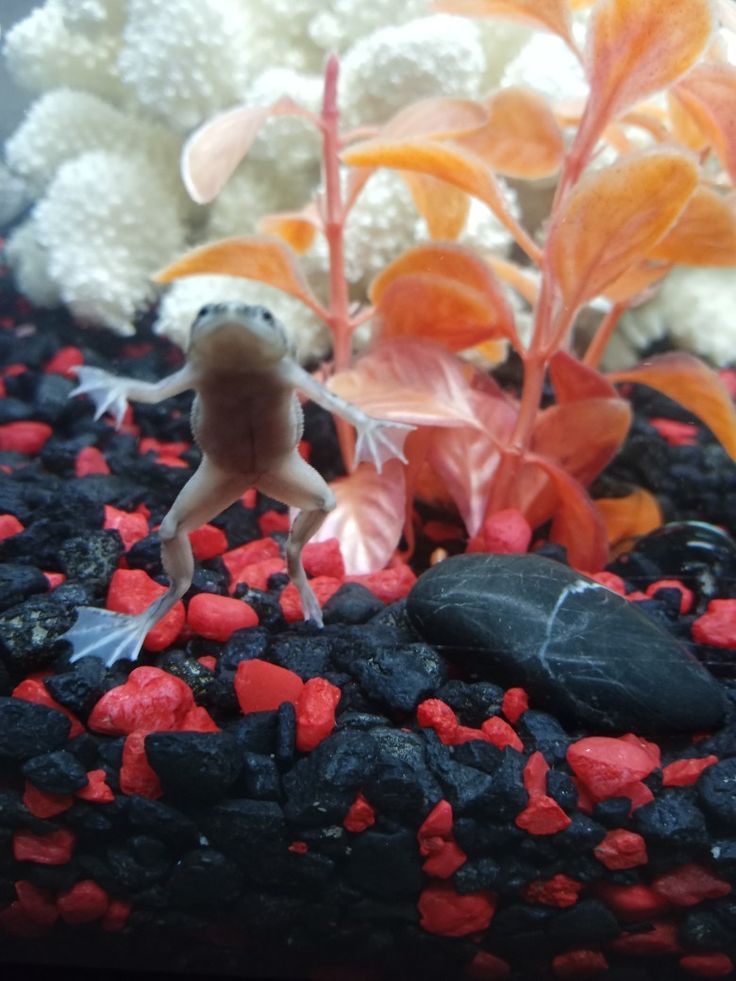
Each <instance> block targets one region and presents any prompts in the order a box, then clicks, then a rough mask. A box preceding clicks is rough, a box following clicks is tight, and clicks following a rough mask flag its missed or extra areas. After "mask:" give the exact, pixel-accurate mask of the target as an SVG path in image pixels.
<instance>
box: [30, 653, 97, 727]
mask: <svg viewBox="0 0 736 981" xmlns="http://www.w3.org/2000/svg"><path fill="white" fill-rule="evenodd" d="M109 682H110V677H109V675H108V672H107V670H106V669H105V665H104V664H103V663H102V661H100V660H99V658H96V657H83V658H81V659H80V660H79V661H75V663H74V664H73V665H72V666H71V670H69V671H65V672H64V673H63V674H56V675H50V676H49V677H48V678H46V679H45V682H44V683H45V685H46V687H47V688H48V690H49V692H50V694H51V695H52V697H53V698H55V699H56V701H57V702H59V703H60V704H61V705H63V706H64V707H65V708H68V709H69V711H70V712H74V714H75V715H79V716H81V717H82V718H86V717H87V715H89V713H90V712H91V710H92V708H93V707H94V705H95V704H96V702H97V701H98V700H99V699H100V698H101V697H102V695H103V694H104V693H105V692H106V691H107V690H108V688H109V687H110V684H109Z"/></svg>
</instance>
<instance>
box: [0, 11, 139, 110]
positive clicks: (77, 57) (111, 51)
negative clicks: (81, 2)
mask: <svg viewBox="0 0 736 981" xmlns="http://www.w3.org/2000/svg"><path fill="white" fill-rule="evenodd" d="M65 12H66V11H65V5H64V4H63V3H62V2H61V0H46V3H45V4H43V6H41V7H37V8H36V9H35V10H33V11H32V12H31V14H30V15H29V16H28V17H26V18H25V19H24V20H22V21H19V23H17V24H16V25H15V26H14V27H12V28H11V29H10V30H9V31H8V33H7V36H6V38H5V45H4V51H5V61H6V64H7V66H8V70H9V72H10V74H11V75H12V77H13V78H14V80H15V81H16V82H17V83H18V85H20V86H22V87H23V88H27V89H30V90H31V91H33V92H43V91H45V90H46V89H51V88H56V87H57V86H68V87H69V88H78V89H90V90H92V91H94V92H96V93H97V94H98V95H100V96H102V97H103V98H109V99H112V100H113V101H122V100H124V98H125V90H124V87H123V85H122V83H121V81H120V77H119V75H118V69H117V58H118V53H119V50H120V36H119V34H118V33H116V32H110V33H107V32H105V31H103V30H101V31H99V32H98V33H96V35H95V37H94V38H93V37H90V36H89V35H87V34H85V33H84V32H82V31H75V30H72V29H71V28H70V26H69V25H68V23H67V21H66V18H65Z"/></svg>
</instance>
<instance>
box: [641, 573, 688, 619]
mask: <svg viewBox="0 0 736 981" xmlns="http://www.w3.org/2000/svg"><path fill="white" fill-rule="evenodd" d="M658 589H679V591H680V615H681V616H684V615H685V614H686V613H689V612H690V610H692V608H693V603H694V602H695V596H694V594H693V591H692V589H688V588H687V586H686V585H685V584H684V583H681V582H680V580H679V579H658V580H657V581H656V582H653V583H650V584H649V585H648V586H647V588H646V589H645V590H644V592H645V593H646V595H647V596H654V594H655V593H656V592H657V590H658Z"/></svg>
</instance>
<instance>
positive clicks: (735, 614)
mask: <svg viewBox="0 0 736 981" xmlns="http://www.w3.org/2000/svg"><path fill="white" fill-rule="evenodd" d="M692 636H693V640H694V641H695V642H696V643H697V644H710V645H711V647H736V599H714V600H711V601H710V603H708V608H707V610H706V611H705V613H704V614H703V615H702V616H701V617H698V619H697V620H696V621H695V623H693V625H692Z"/></svg>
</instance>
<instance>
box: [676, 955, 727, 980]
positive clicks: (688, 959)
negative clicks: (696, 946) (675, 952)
mask: <svg viewBox="0 0 736 981" xmlns="http://www.w3.org/2000/svg"><path fill="white" fill-rule="evenodd" d="M680 967H681V968H682V969H683V971H687V973H688V974H695V975H697V976H698V977H700V978H730V977H732V971H733V967H734V965H733V961H732V960H731V958H730V957H729V956H728V954H686V955H685V956H684V957H681V958H680Z"/></svg>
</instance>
